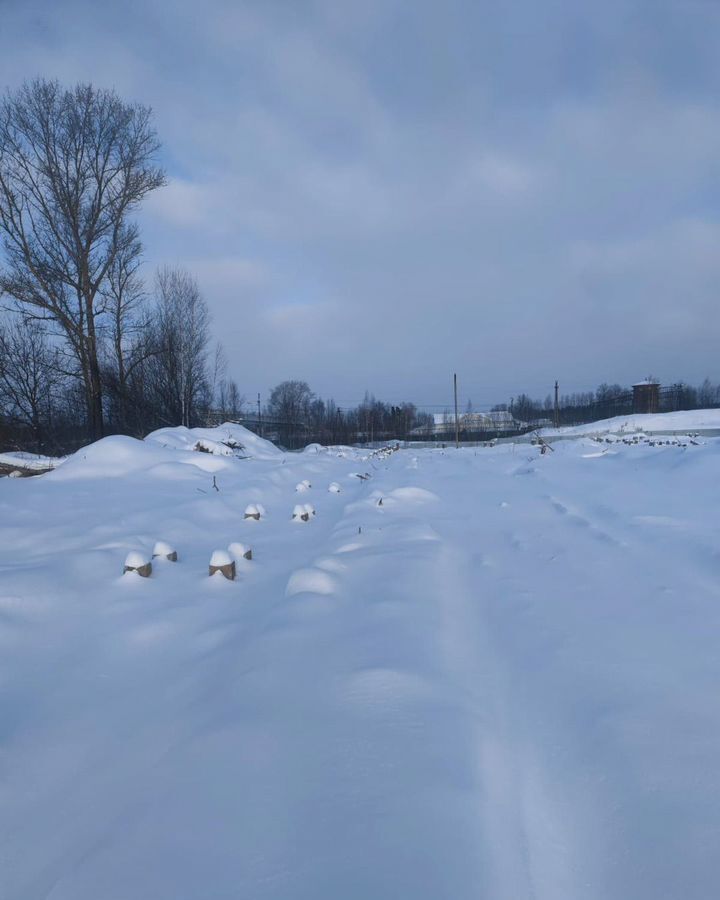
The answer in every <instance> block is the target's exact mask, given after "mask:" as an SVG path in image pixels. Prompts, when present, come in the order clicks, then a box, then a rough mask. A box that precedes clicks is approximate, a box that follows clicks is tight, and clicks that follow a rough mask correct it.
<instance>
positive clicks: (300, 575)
mask: <svg viewBox="0 0 720 900" xmlns="http://www.w3.org/2000/svg"><path fill="white" fill-rule="evenodd" d="M336 587H337V586H336V584H335V579H334V578H333V577H332V575H330V574H328V573H327V572H323V571H322V569H298V570H297V571H296V572H293V573H292V575H291V576H290V578H289V580H288V583H287V588H286V589H285V596H286V597H294V596H295V594H304V593H310V594H334V593H335V590H336Z"/></svg>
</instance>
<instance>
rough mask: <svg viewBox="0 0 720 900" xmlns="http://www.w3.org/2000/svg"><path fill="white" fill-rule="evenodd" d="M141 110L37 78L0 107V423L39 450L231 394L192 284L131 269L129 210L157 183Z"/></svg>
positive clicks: (159, 420) (152, 422)
mask: <svg viewBox="0 0 720 900" xmlns="http://www.w3.org/2000/svg"><path fill="white" fill-rule="evenodd" d="M159 149H160V144H159V141H158V138H157V135H156V133H155V130H154V128H153V126H152V117H151V111H150V109H149V108H147V107H144V106H141V105H138V104H128V103H125V102H123V101H122V100H121V99H120V98H119V97H118V96H117V94H116V93H115V92H114V91H109V90H98V89H96V88H95V87H93V86H92V85H78V86H76V87H75V88H72V89H68V88H64V87H62V86H61V85H60V84H59V83H58V82H56V81H46V80H42V79H37V80H35V81H33V82H31V83H28V84H25V85H23V86H22V87H21V88H20V89H19V90H18V91H16V92H15V93H12V94H8V95H7V96H6V97H5V98H4V99H3V101H2V103H1V104H0V239H2V246H3V257H4V259H3V265H2V268H1V269H0V298H2V311H1V312H0V432H2V433H4V442H5V443H8V442H14V443H17V444H24V445H26V446H28V445H31V446H33V447H34V448H36V449H42V450H47V451H52V450H57V449H68V448H70V447H72V446H73V445H79V444H81V443H84V442H86V441H87V440H88V439H90V440H96V439H97V438H100V437H102V436H103V435H104V434H107V433H115V432H125V433H129V434H137V435H142V434H145V433H147V432H148V431H150V430H152V429H153V428H157V427H160V426H162V425H180V424H183V425H193V424H198V423H199V422H201V421H202V420H203V418H204V416H205V415H206V413H207V410H209V409H210V408H212V407H214V406H221V407H225V408H227V410H228V412H229V413H230V414H233V413H235V414H237V412H238V411H239V409H240V407H241V405H242V398H241V397H240V395H239V392H238V389H237V386H236V385H235V383H234V382H233V381H232V380H230V379H228V377H227V374H226V365H225V362H224V358H223V354H222V349H221V348H220V347H219V346H218V347H216V348H215V350H214V351H213V350H212V347H211V336H210V315H209V311H208V307H207V303H206V301H205V299H204V298H203V296H202V294H201V292H200V290H199V287H198V285H197V282H196V281H195V279H194V278H193V277H192V275H191V274H190V273H188V272H186V271H184V270H182V269H179V268H168V267H164V268H161V269H159V270H158V272H157V273H156V275H155V278H154V282H153V284H152V286H151V287H150V288H148V287H147V286H146V285H145V284H144V282H143V279H142V278H141V276H140V266H141V261H142V243H141V240H140V234H139V230H138V226H137V223H136V222H134V221H133V219H132V216H133V214H134V213H136V212H137V210H138V208H139V206H140V203H141V202H142V200H143V199H144V198H145V197H146V196H147V195H148V194H149V193H150V192H152V191H154V190H156V189H157V188H159V187H161V186H162V185H163V184H165V180H166V179H165V173H164V172H163V170H162V168H161V167H160V166H159V164H158V163H157V156H158V153H159Z"/></svg>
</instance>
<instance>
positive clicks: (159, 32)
mask: <svg viewBox="0 0 720 900" xmlns="http://www.w3.org/2000/svg"><path fill="white" fill-rule="evenodd" d="M0 38H2V47H3V53H2V55H0V83H2V85H3V86H4V87H5V88H9V89H11V90H12V89H13V88H15V87H17V86H18V85H19V84H20V83H21V82H22V81H24V80H26V79H30V78H33V77H36V76H43V77H47V78H57V79H59V80H60V81H61V82H64V83H68V84H74V83H76V82H78V81H91V82H93V83H94V84H95V85H97V86H98V87H108V88H114V89H115V90H116V91H117V92H118V93H119V94H120V95H121V96H122V97H123V98H125V99H127V100H132V101H136V102H140V103H143V104H147V105H149V106H151V107H152V108H153V111H154V121H155V125H156V128H157V131H158V134H159V137H160V139H161V141H162V146H163V150H162V162H163V164H164V166H165V168H166V170H167V173H168V179H169V181H168V185H167V186H166V187H165V188H163V189H161V190H159V191H157V192H156V193H154V194H153V195H151V196H150V197H148V198H147V199H146V201H145V203H144V206H143V209H142V212H141V213H140V217H139V218H140V223H141V227H142V233H143V238H144V243H145V251H146V272H147V275H148V280H149V281H151V279H152V272H153V271H154V269H155V267H156V266H158V265H161V264H170V265H176V264H177V265H183V266H185V267H186V268H187V269H189V270H190V271H191V272H192V273H193V274H194V275H195V276H196V277H197V279H198V281H199V284H200V287H201V289H202V291H203V293H204V295H205V297H206V299H207V301H208V304H209V306H210V309H211V311H212V314H213V322H214V325H213V328H214V332H215V335H216V336H217V337H218V338H219V339H220V340H221V341H222V343H223V346H224V348H225V351H226V354H227V357H228V360H229V365H230V373H231V375H232V376H233V377H234V378H235V379H236V380H237V382H238V385H239V387H240V390H241V392H242V393H244V394H245V395H246V396H247V397H248V398H249V399H250V400H253V399H255V398H256V396H257V393H258V392H260V393H261V394H262V396H263V397H264V398H266V397H267V394H268V392H269V390H270V389H271V388H272V387H273V385H275V384H277V383H278V382H279V381H282V380H284V379H287V378H297V379H302V380H305V381H307V382H308V383H309V384H310V386H311V388H313V390H314V391H315V392H316V393H318V394H319V395H321V396H324V397H334V398H335V399H336V400H337V401H338V402H340V403H341V404H353V403H356V402H358V401H359V400H360V399H361V398H362V396H363V394H364V392H365V391H366V390H369V391H371V392H372V393H374V394H375V395H376V396H378V397H379V398H382V399H386V400H388V401H391V402H395V401H401V400H411V401H414V402H416V403H417V404H418V405H423V406H430V405H443V404H449V403H450V402H451V400H452V374H453V372H457V374H458V382H459V390H460V397H461V403H462V404H463V405H464V403H465V402H466V401H467V399H471V400H472V401H473V403H474V405H475V406H476V408H482V407H484V406H487V405H489V404H491V403H495V402H502V401H507V400H509V398H510V397H512V396H516V395H517V394H518V393H520V392H523V391H524V392H526V393H529V394H530V395H531V396H534V397H539V398H544V397H545V396H546V395H547V394H548V393H550V391H551V389H552V385H553V382H554V380H555V379H556V378H557V379H558V380H559V381H560V390H561V393H565V392H567V393H570V392H572V391H584V390H589V389H592V388H594V387H595V386H597V385H598V384H599V383H601V382H613V383H614V382H619V383H621V384H630V383H632V382H634V381H638V380H640V379H641V378H643V377H644V376H646V375H648V374H653V375H655V376H656V377H657V378H658V379H659V380H660V381H661V382H663V383H669V382H671V381H676V380H681V379H683V380H687V381H689V382H691V383H698V382H700V381H701V380H702V379H703V378H704V377H705V376H706V375H709V376H710V377H711V378H712V379H713V380H720V362H718V353H717V349H718V341H719V339H720V316H719V315H718V313H717V306H718V300H719V297H720V290H719V287H720V253H719V252H718V248H719V246H720V216H719V203H720V181H719V177H720V54H718V52H717V48H718V43H719V41H720V3H719V2H716V0H676V2H672V0H635V2H633V0H623V2H620V0H603V2H602V3H598V2H584V0H543V2H542V3H540V2H538V0H510V2H506V3H496V2H485V0H443V2H442V3H440V2H437V0H413V2H407V0H406V2H400V0H362V2H358V0H353V2H346V0H308V2H305V0H257V2H242V0H235V2H231V0H203V2H197V0H192V2H191V0H172V2H171V0H142V2H139V0H125V2H123V3H111V2H97V0H94V2H85V0H52V2H51V0H22V2H18V0H0Z"/></svg>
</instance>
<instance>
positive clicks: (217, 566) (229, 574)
mask: <svg viewBox="0 0 720 900" xmlns="http://www.w3.org/2000/svg"><path fill="white" fill-rule="evenodd" d="M218 572H220V574H221V575H224V576H225V578H227V580H228V581H234V580H235V560H234V559H232V558H231V557H230V554H229V553H228V552H227V551H225V550H216V551H215V552H214V553H213V555H212V556H211V557H210V565H209V566H208V575H211V576H212V575H215V574H217V573H218Z"/></svg>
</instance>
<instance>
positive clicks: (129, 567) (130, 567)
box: [123, 550, 152, 578]
mask: <svg viewBox="0 0 720 900" xmlns="http://www.w3.org/2000/svg"><path fill="white" fill-rule="evenodd" d="M126 572H137V574H138V575H140V576H141V577H142V578H149V577H150V576H151V575H152V563H151V562H150V560H149V559H146V558H145V557H144V556H143V555H142V553H138V551H137V550H132V551H131V552H130V553H128V555H127V557H126V558H125V566H124V568H123V575H124V574H125V573H126Z"/></svg>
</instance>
